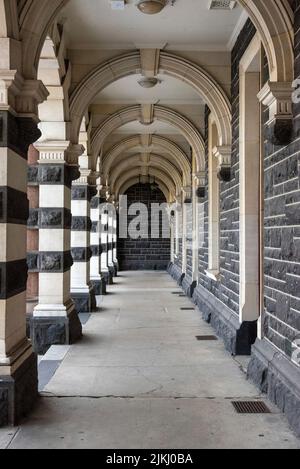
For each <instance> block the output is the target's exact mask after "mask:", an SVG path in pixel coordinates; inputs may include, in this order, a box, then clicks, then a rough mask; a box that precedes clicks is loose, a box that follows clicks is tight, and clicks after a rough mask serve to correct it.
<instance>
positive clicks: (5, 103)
mask: <svg viewBox="0 0 300 469" xmlns="http://www.w3.org/2000/svg"><path fill="white" fill-rule="evenodd" d="M48 96H49V92H48V90H47V88H46V87H45V85H44V84H43V82H42V81H41V80H25V79H24V78H23V77H22V76H21V75H20V74H19V73H18V72H17V71H16V70H0V109H1V110H9V111H12V112H14V113H16V114H17V115H18V116H19V117H26V118H28V117H30V118H32V119H33V120H34V121H36V122H39V119H38V105H39V104H41V103H42V102H44V101H45V100H46V99H47V97H48Z"/></svg>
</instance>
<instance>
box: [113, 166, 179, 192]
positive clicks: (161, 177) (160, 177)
mask: <svg viewBox="0 0 300 469" xmlns="http://www.w3.org/2000/svg"><path fill="white" fill-rule="evenodd" d="M149 175H150V176H154V177H155V179H156V180H157V181H161V182H163V184H164V185H165V186H166V187H167V188H168V193H169V197H168V199H169V200H170V199H171V200H174V199H175V195H176V188H175V184H174V182H173V181H172V179H171V178H170V176H169V175H168V174H165V173H164V172H162V171H160V170H158V169H155V168H149ZM139 176H141V173H140V168H134V169H132V170H131V171H128V172H127V173H125V174H123V175H121V176H120V177H119V179H118V180H117V181H116V184H115V187H114V194H115V195H116V197H118V196H119V194H120V189H121V187H122V186H123V185H124V184H125V183H126V181H128V180H129V179H131V178H134V177H139Z"/></svg>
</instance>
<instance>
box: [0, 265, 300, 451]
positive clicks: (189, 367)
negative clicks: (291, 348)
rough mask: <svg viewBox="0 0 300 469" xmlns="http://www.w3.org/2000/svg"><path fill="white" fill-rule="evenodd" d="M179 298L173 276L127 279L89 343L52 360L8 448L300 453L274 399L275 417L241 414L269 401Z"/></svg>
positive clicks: (89, 330)
mask: <svg viewBox="0 0 300 469" xmlns="http://www.w3.org/2000/svg"><path fill="white" fill-rule="evenodd" d="M174 291H179V290H178V288H177V287H176V285H175V284H174V282H173V280H171V279H170V278H169V276H168V275H167V274H164V273H144V272H140V273H127V272H125V273H123V274H121V277H119V278H118V279H116V285H115V286H113V287H111V288H110V292H111V293H110V294H109V295H107V296H106V297H105V298H104V300H103V305H102V306H103V307H102V309H101V312H99V313H96V314H93V315H91V317H90V319H89V320H88V322H87V323H86V325H85V326H84V333H85V336H84V339H83V340H82V341H81V342H80V343H78V344H76V345H74V346H72V347H70V348H67V349H66V348H63V349H62V350H61V351H60V350H57V349H56V350H54V351H50V354H49V355H48V357H47V358H45V360H46V362H51V360H52V361H53V366H52V368H51V367H50V368H51V369H52V370H53V371H52V373H55V374H54V376H53V377H52V378H51V373H50V375H49V376H48V379H47V376H46V374H47V373H46V374H45V372H43V376H42V379H43V387H44V386H45V387H44V391H43V393H42V395H43V397H42V398H41V399H40V401H39V403H38V405H37V407H36V409H35V411H34V412H33V414H32V415H31V416H30V418H28V420H26V421H25V422H24V423H23V424H22V426H21V427H20V428H19V429H15V430H11V429H5V430H0V448H5V447H8V448H34V449H36V448H116V449H131V448H139V449H140V448H174V449H176V448H179V449H180V448H183V449H193V448H300V442H299V440H297V439H296V438H295V436H294V435H293V433H292V432H291V431H290V430H289V427H288V424H287V422H286V420H285V417H284V416H283V415H282V414H281V413H280V412H279V411H278V410H277V409H276V408H274V407H273V406H272V405H271V404H270V403H268V402H267V401H266V402H267V403H268V405H270V407H271V410H272V413H271V414H269V415H239V414H237V413H236V412H235V410H234V408H233V406H232V403H231V401H232V400H233V399H251V400H252V399H254V400H255V399H261V396H259V395H258V391H257V390H256V388H255V387H254V386H252V385H251V384H250V383H249V382H247V381H246V377H245V374H244V373H243V371H242V369H241V368H242V366H241V365H240V364H239V363H238V360H234V359H233V358H232V357H231V356H230V355H229V354H227V353H226V352H225V351H224V347H223V344H222V342H221V341H211V342H199V341H197V340H196V336H197V335H211V334H212V330H211V328H210V326H209V325H207V324H206V323H204V322H203V321H202V319H201V315H200V314H199V312H198V311H196V310H193V309H186V310H182V309H181V308H193V306H192V305H191V303H190V302H189V300H187V299H186V298H182V297H179V296H178V295H174V294H172V292H174ZM57 362H59V363H58V366H56V365H54V363H57ZM44 371H45V370H44ZM50 378H51V379H50ZM49 379H50V382H49V383H48V384H46V383H47V381H49Z"/></svg>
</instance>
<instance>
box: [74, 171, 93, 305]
mask: <svg viewBox="0 0 300 469" xmlns="http://www.w3.org/2000/svg"><path fill="white" fill-rule="evenodd" d="M86 173H87V174H84V173H83V172H81V177H80V179H79V180H78V181H75V182H74V183H73V187H72V235H71V246H72V256H73V261H74V264H73V266H72V269H71V295H72V298H73V300H74V302H75V306H76V309H77V311H78V312H84V313H85V312H91V311H95V310H96V306H97V305H96V295H95V290H94V287H93V284H92V282H91V280H90V260H91V257H92V249H91V234H90V233H91V229H92V221H91V208H90V202H91V199H92V197H94V196H95V194H96V193H97V190H96V187H95V186H94V187H93V186H91V185H89V173H90V171H88V172H86Z"/></svg>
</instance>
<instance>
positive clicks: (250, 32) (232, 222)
mask: <svg viewBox="0 0 300 469" xmlns="http://www.w3.org/2000/svg"><path fill="white" fill-rule="evenodd" d="M255 33H256V29H255V27H254V26H253V24H252V22H251V21H250V20H249V21H247V23H246V25H245V27H244V28H243V30H242V32H241V34H240V36H239V38H238V40H237V43H236V45H235V47H234V49H233V51H232V89H231V93H232V95H231V102H232V114H233V118H232V133H233V143H232V177H231V181H230V182H221V183H220V229H221V234H220V273H221V280H220V281H219V282H216V281H214V280H210V279H209V278H208V277H207V276H206V274H205V271H206V270H207V269H208V185H207V187H206V199H205V202H204V216H205V218H204V232H205V234H204V246H203V248H202V249H200V251H199V280H200V285H202V286H203V287H204V288H205V289H206V290H208V291H209V292H211V293H213V294H214V296H215V297H216V298H218V299H219V300H220V301H221V302H222V303H224V304H225V305H226V306H227V307H228V308H229V309H230V310H232V311H233V312H234V313H236V314H237V315H238V314H239V281H240V279H239V257H240V256H239V242H240V241H239V190H240V188H239V182H240V181H239V177H240V175H239V63H240V60H241V58H242V57H243V55H244V53H245V51H246V49H247V47H248V46H249V44H250V42H251V40H252V39H253V37H254V35H255ZM208 116H209V109H208V108H206V131H205V133H206V135H205V140H206V170H207V171H208V143H207V140H208ZM207 183H208V181H207ZM200 229H203V227H201V228H200Z"/></svg>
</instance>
